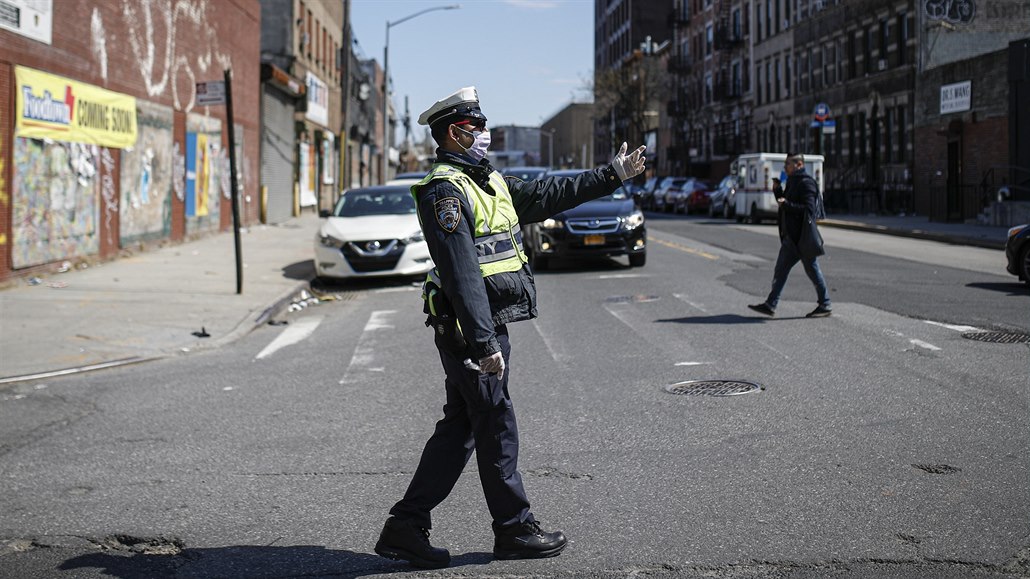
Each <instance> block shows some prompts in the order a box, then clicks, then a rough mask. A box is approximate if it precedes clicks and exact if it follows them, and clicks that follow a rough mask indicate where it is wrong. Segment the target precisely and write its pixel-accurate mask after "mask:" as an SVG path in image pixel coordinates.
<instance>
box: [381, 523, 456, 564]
mask: <svg viewBox="0 0 1030 579" xmlns="http://www.w3.org/2000/svg"><path fill="white" fill-rule="evenodd" d="M376 553H378V554H380V555H382V556H383V557H386V558H387V559H401V560H404V561H407V562H409V563H411V564H412V565H414V566H416V567H422V568H423V569H441V568H443V567H446V566H448V565H450V564H451V554H450V553H448V552H447V549H438V548H436V547H434V546H432V545H430V544H429V529H423V528H422V527H419V526H417V525H415V524H413V523H411V522H410V521H404V520H401V519H398V518H397V517H390V518H389V519H386V525H384V526H383V532H382V533H379V542H378V543H376Z"/></svg>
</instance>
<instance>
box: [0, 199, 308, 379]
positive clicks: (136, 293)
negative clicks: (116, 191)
mask: <svg viewBox="0 0 1030 579" xmlns="http://www.w3.org/2000/svg"><path fill="white" fill-rule="evenodd" d="M318 225H319V218H318V216H317V215H315V214H314V213H312V212H310V211H308V212H306V213H304V214H303V215H302V216H300V217H296V218H293V219H291V220H290V221H288V222H287V223H285V224H282V225H277V226H266V225H256V226H253V227H250V228H246V229H243V230H241V233H240V246H241V251H240V253H241V254H242V262H243V292H242V293H241V294H237V293H236V250H235V244H234V241H233V234H232V231H231V230H229V231H227V232H221V233H217V234H214V235H210V236H207V237H205V238H203V239H199V240H196V241H191V242H187V243H183V244H179V245H172V246H168V247H163V248H160V249H158V250H154V251H148V252H143V253H140V254H137V255H134V256H132V257H128V258H122V259H118V260H115V261H111V262H107V263H103V264H99V265H95V266H93V267H89V268H87V269H72V270H70V271H68V272H67V273H54V274H50V275H47V276H40V278H39V280H38V283H37V284H36V285H29V284H30V281H29V280H27V279H26V280H19V282H18V283H17V285H15V286H14V287H11V288H9V289H6V290H2V291H0V388H3V386H4V384H5V383H9V382H14V381H20V380H18V379H17V378H18V377H26V376H33V375H37V374H45V373H50V372H55V371H61V370H69V369H70V370H72V371H74V370H75V369H81V368H84V367H91V366H95V365H106V364H110V365H119V364H124V363H134V362H138V361H143V360H147V359H151V358H156V357H164V356H171V355H178V354H182V353H185V351H195V350H198V349H201V348H213V347H218V346H221V345H223V344H226V343H229V342H232V341H233V340H235V339H238V338H239V337H241V336H243V335H245V334H247V333H248V332H250V331H251V330H252V329H254V328H255V327H256V326H258V325H260V324H263V323H265V322H266V321H267V320H268V318H270V317H271V316H273V315H275V314H276V313H278V310H279V309H282V308H284V307H286V306H287V305H289V303H290V301H291V299H292V298H293V297H294V296H295V295H296V294H298V293H299V292H300V291H301V290H302V289H307V288H308V281H309V280H310V279H311V278H312V277H313V276H314V267H313V265H312V262H311V259H312V255H313V249H312V243H313V240H314V238H315V233H316V231H317V229H318ZM194 332H196V333H198V334H199V333H203V332H206V333H207V334H209V336H210V337H199V336H196V335H194ZM22 379H24V378H22Z"/></svg>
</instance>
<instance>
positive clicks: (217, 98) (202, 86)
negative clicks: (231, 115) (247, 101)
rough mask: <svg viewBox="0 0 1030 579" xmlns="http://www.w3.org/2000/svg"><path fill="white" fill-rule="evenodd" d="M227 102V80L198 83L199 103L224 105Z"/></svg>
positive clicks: (200, 104)
mask: <svg viewBox="0 0 1030 579" xmlns="http://www.w3.org/2000/svg"><path fill="white" fill-rule="evenodd" d="M224 104H225V81H224V80H209V81H207V82H198V83H197V105H199V106H209V105H224Z"/></svg>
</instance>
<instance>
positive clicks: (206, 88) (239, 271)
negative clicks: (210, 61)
mask: <svg viewBox="0 0 1030 579" xmlns="http://www.w3.org/2000/svg"><path fill="white" fill-rule="evenodd" d="M197 104H198V105H205V106H210V105H221V104H224V105H225V116H226V120H227V122H228V124H229V187H230V188H231V189H232V191H231V192H230V193H231V197H232V234H233V241H234V242H235V244H236V293H237V294H242V293H243V254H242V252H241V250H240V192H239V188H238V186H237V184H236V125H235V123H234V122H233V117H232V70H231V69H228V68H227V69H225V80H224V81H209V82H198V83H197Z"/></svg>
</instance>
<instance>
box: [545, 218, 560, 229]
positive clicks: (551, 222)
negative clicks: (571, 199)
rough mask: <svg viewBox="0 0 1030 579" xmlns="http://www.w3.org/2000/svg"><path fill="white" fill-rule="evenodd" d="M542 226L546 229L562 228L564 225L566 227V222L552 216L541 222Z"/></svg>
mask: <svg viewBox="0 0 1030 579" xmlns="http://www.w3.org/2000/svg"><path fill="white" fill-rule="evenodd" d="M540 227H542V228H544V229H561V228H562V227H565V223H564V222H563V221H562V220H561V219H555V218H553V217H550V218H547V219H544V220H543V222H542V223H540Z"/></svg>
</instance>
